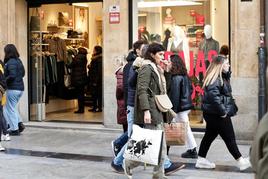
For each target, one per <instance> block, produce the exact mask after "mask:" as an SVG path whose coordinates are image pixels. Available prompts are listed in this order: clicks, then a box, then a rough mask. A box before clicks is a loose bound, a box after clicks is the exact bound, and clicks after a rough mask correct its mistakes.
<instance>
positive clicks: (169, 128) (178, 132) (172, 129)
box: [164, 122, 187, 145]
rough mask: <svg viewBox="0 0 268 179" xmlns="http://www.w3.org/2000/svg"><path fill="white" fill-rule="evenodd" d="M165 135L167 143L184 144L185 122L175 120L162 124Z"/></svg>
mask: <svg viewBox="0 0 268 179" xmlns="http://www.w3.org/2000/svg"><path fill="white" fill-rule="evenodd" d="M164 129H165V137H166V143H167V145H185V137H186V132H187V123H186V122H177V123H172V124H168V123H165V124H164Z"/></svg>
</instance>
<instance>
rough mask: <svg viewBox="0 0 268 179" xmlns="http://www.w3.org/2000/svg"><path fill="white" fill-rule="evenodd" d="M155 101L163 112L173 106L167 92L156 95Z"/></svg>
mask: <svg viewBox="0 0 268 179" xmlns="http://www.w3.org/2000/svg"><path fill="white" fill-rule="evenodd" d="M155 102H156V105H157V107H158V109H159V110H160V111H161V112H168V111H169V110H170V109H171V108H172V107H173V105H172V103H171V101H170V99H169V97H168V95H167V94H161V95H155Z"/></svg>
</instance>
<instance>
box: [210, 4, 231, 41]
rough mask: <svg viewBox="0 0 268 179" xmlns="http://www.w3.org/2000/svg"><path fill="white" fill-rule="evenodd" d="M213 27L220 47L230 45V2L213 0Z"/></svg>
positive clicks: (214, 36)
mask: <svg viewBox="0 0 268 179" xmlns="http://www.w3.org/2000/svg"><path fill="white" fill-rule="evenodd" d="M210 7H211V16H210V17H211V25H212V27H213V38H214V39H215V40H217V41H219V43H220V46H222V45H224V44H226V45H228V39H229V38H228V36H229V30H228V29H229V24H228V0H220V1H219V0H211V6H210Z"/></svg>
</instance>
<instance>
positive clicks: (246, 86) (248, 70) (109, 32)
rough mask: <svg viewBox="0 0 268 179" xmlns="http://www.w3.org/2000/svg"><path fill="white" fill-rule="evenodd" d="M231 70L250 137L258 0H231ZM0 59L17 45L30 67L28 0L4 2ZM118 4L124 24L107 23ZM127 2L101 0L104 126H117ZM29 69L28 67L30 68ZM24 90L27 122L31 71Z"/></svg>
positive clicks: (240, 121)
mask: <svg viewBox="0 0 268 179" xmlns="http://www.w3.org/2000/svg"><path fill="white" fill-rule="evenodd" d="M230 3H231V4H230V33H231V39H230V40H231V42H230V44H231V59H232V63H231V68H232V71H233V76H232V85H233V94H234V96H235V98H236V101H237V104H238V106H239V113H238V115H237V116H236V117H234V119H233V124H234V128H235V131H236V134H237V138H240V139H252V137H253V136H254V133H255V129H256V126H257V123H258V119H257V117H258V56H257V53H256V52H257V50H258V46H259V26H260V22H259V19H260V13H259V12H260V2H259V1H257V0H252V1H247V2H242V1H240V0H239V1H230ZM0 4H1V11H0V17H1V21H0V49H1V50H0V58H1V59H3V47H4V45H5V44H7V43H14V44H15V45H16V46H17V47H18V50H19V52H20V55H21V59H22V61H23V63H24V65H25V67H27V66H28V59H27V58H28V54H27V53H28V47H27V46H28V45H27V43H28V40H27V23H28V20H27V10H28V9H27V8H28V7H27V2H26V1H25V0H0ZM110 5H119V6H120V23H119V24H110V23H109V6H110ZM128 7H129V4H128V1H126V0H105V1H103V39H104V42H103V48H104V61H103V77H104V78H103V79H104V80H103V86H104V106H105V109H104V126H105V127H109V128H110V127H111V128H114V127H116V128H117V127H119V126H118V125H117V124H116V108H115V106H116V99H115V84H116V79H115V75H114V72H115V69H116V68H117V67H116V63H115V58H116V57H118V56H121V55H122V54H125V53H127V52H128V44H129V9H128ZM26 71H27V68H26ZM24 82H25V87H26V88H25V92H24V94H23V97H22V99H21V101H20V103H19V105H18V108H19V111H20V113H21V114H22V117H23V121H25V122H26V121H29V103H28V93H27V91H28V73H26V77H25V79H24Z"/></svg>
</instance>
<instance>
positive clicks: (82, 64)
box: [68, 54, 87, 86]
mask: <svg viewBox="0 0 268 179" xmlns="http://www.w3.org/2000/svg"><path fill="white" fill-rule="evenodd" d="M68 67H69V68H71V69H72V73H71V84H72V86H84V85H85V84H86V82H87V56H86V55H85V54H77V55H76V56H75V58H74V60H73V61H72V63H71V64H69V65H68Z"/></svg>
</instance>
